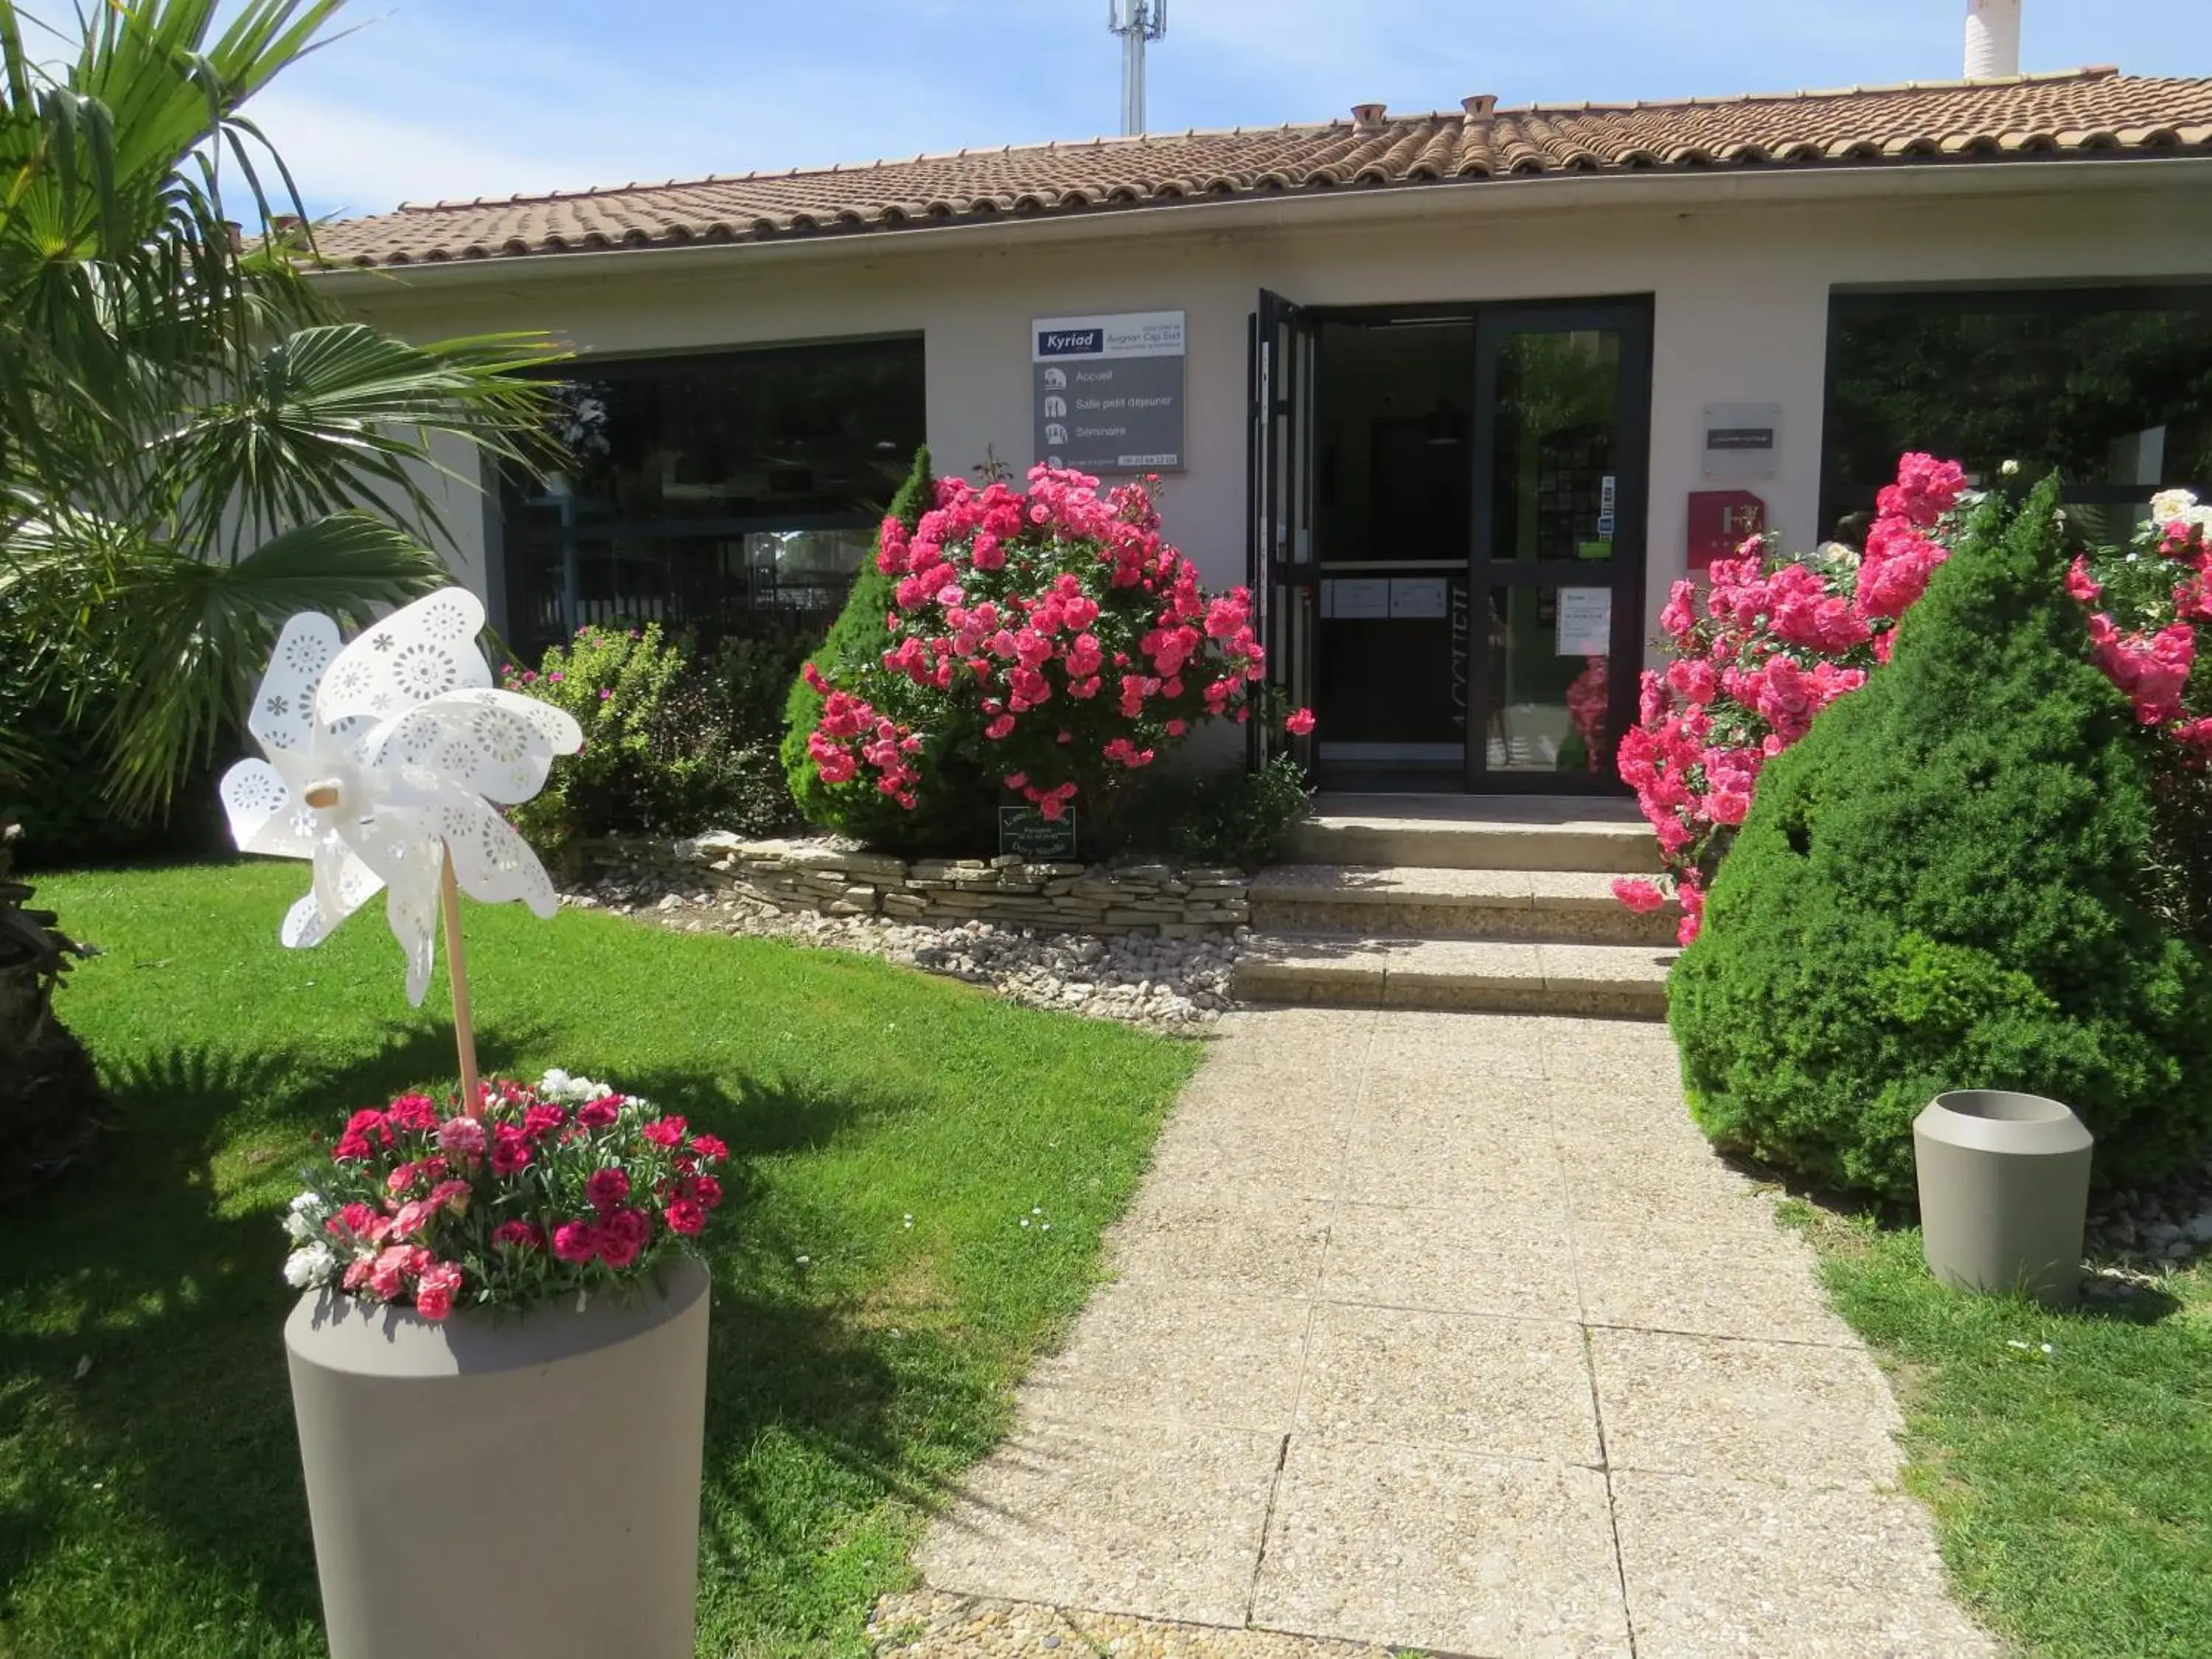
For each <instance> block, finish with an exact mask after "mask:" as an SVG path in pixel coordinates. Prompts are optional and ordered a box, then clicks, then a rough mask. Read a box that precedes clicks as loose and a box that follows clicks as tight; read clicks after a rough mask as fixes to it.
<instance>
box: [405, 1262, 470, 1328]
mask: <svg viewBox="0 0 2212 1659" xmlns="http://www.w3.org/2000/svg"><path fill="white" fill-rule="evenodd" d="M460 1288H461V1270H460V1267H459V1265H458V1264H456V1263H454V1262H451V1261H440V1262H436V1263H434V1264H433V1265H432V1266H430V1267H425V1268H423V1269H422V1277H420V1278H419V1279H416V1281H415V1311H416V1313H419V1314H421V1315H422V1317H423V1318H425V1319H443V1318H444V1317H445V1316H447V1314H449V1313H451V1312H453V1297H455V1295H457V1294H458V1293H459V1291H460Z"/></svg>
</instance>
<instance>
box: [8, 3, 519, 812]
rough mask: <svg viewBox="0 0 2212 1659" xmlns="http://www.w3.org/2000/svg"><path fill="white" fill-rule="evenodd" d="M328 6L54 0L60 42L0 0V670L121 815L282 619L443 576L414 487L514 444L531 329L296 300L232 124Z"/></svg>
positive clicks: (202, 736) (242, 696) (285, 183)
mask: <svg viewBox="0 0 2212 1659" xmlns="http://www.w3.org/2000/svg"><path fill="white" fill-rule="evenodd" d="M80 5H81V9H80V14H79V18H78V27H77V29H76V36H75V38H74V39H73V40H70V39H64V38H63V37H61V36H58V35H55V34H53V33H52V32H51V31H44V30H43V27H42V26H40V25H38V24H36V23H35V22H34V21H32V20H30V19H28V18H27V17H25V16H24V15H22V14H21V13H20V12H19V11H18V10H17V9H16V7H15V4H14V3H13V0H0V76H4V79H0V664H9V665H12V666H13V667H14V669H15V674H16V675H17V676H19V677H21V680H22V681H23V682H24V683H27V684H28V686H29V687H30V690H31V694H32V695H34V696H46V697H53V696H62V697H65V698H66V699H67V707H68V709H69V713H70V719H71V720H72V721H73V722H75V723H76V724H77V725H78V726H80V727H81V728H82V730H81V735H82V737H83V738H86V739H88V742H89V751H90V753H91V755H92V757H94V760H95V761H96V762H97V763H99V764H100V765H101V766H102V768H103V769H104V771H105V775H106V780H107V786H108V790H109V793H110V796H111V798H112V800H113V802H114V804H115V805H116V807H117V808H118V811H125V812H143V811H149V810H153V809H159V808H161V807H163V806H165V805H167V801H168V799H169V798H170V797H171V795H172V794H173V792H174V790H175V789H176V787H177V785H178V783H179V780H180V779H182V778H184V777H185V776H187V775H191V774H192V773H193V772H194V771H195V770H197V769H200V768H202V767H204V765H205V763H207V761H208V760H209V759H210V757H211V752H212V750H213V749H214V747H215V745H216V744H218V743H219V742H221V741H222V739H223V738H224V737H225V736H226V734H227V733H228V732H229V731H230V730H231V728H232V726H233V723H234V720H235V714H236V711H237V710H238V709H240V708H242V707H243V705H244V702H245V701H246V698H247V696H250V694H251V691H252V677H253V675H254V674H255V673H256V672H257V671H258V670H259V668H260V666H261V665H262V664H263V663H264V662H265V661H266V659H267V655H268V650H269V647H270V642H271V641H272V640H273V638H274V635H275V633H276V629H278V628H279V627H280V626H281V625H282V623H283V620H284V618H285V617H288V616H289V615H290V614H292V613H293V612H294V611H300V610H306V609H316V610H321V611H327V612H329V613H331V614H332V615H333V616H336V617H338V618H339V619H340V620H341V621H342V622H344V621H351V622H354V623H359V622H362V621H364V620H366V619H367V618H368V616H369V615H370V614H372V613H373V611H374V608H376V607H380V606H383V605H392V604H397V603H399V602H402V601H404V600H406V599H411V598H414V597H416V595H418V594H421V593H422V592H427V591H428V590H429V589H431V588H433V587H436V586H440V585H441V584H442V583H444V582H445V581H446V580H448V578H447V570H446V568H445V566H444V564H443V562H441V559H440V558H439V556H438V555H437V554H436V553H435V552H434V551H433V550H432V548H433V546H434V545H435V543H436V541H437V540H438V539H439V538H441V536H442V535H443V533H444V526H442V524H441V522H440V520H439V514H438V510H437V496H438V495H439V494H440V493H441V492H442V489H443V486H444V481H445V480H446V479H449V478H453V477H462V476H467V481H468V482H469V483H471V484H473V483H474V478H473V477H472V476H468V475H472V474H473V471H474V458H475V457H476V456H477V455H479V454H483V453H489V454H490V455H492V456H493V457H495V458H499V459H523V458H524V453H525V451H526V449H529V448H530V447H532V435H533V434H534V433H536V432H538V431H539V430H542V429H543V426H544V395H545V394H544V386H543V383H542V382H541V381H539V380H536V379H534V378H532V377H531V376H530V375H529V374H527V373H526V371H527V370H529V369H531V368H535V367H537V366H539V365H542V364H544V363H545V362H549V361H551V360H552V359H553V358H554V357H555V356H556V355H557V354H556V353H555V352H553V351H552V349H550V343H549V342H548V341H547V340H546V339H545V338H544V337H542V336H536V335H517V334H507V335H497V336H483V337H472V338H469V339H463V340H449V341H445V342H441V343H435V344H429V345H414V344H410V343H406V342H404V341H402V340H399V339H397V338H394V337H391V336H389V335H386V334H383V333H381V332H380V331H377V330H375V329H373V328H369V327H367V326H365V325H361V324H358V323H349V322H345V321H343V320H340V319H338V318H337V316H336V314H335V313H333V312H332V311H331V308H330V307H329V306H328V304H327V302H326V301H325V299H324V297H323V296H322V295H320V294H319V292H318V291H317V289H316V287H315V284H314V282H313V275H312V267H313V263H314V261H313V232H312V228H310V227H308V226H307V224H306V222H305V215H304V212H303V211H302V210H301V207H300V203H299V195H298V191H297V190H296V188H295V185H294V184H293V181H292V179H291V175H290V174H289V172H288V171H287V170H286V169H285V167H284V165H283V161H282V160H281V159H280V158H278V157H277V155H276V153H275V151H274V150H273V149H271V148H270V146H269V144H268V143H267V142H266V141H265V140H264V137H262V134H261V133H260V131H259V130H258V128H257V127H256V126H255V125H253V123H252V120H251V119H249V118H247V117H246V115H245V114H244V113H243V112H242V109H243V106H245V105H246V102H247V101H248V100H250V99H251V98H252V95H253V94H255V93H256V92H258V90H259V89H260V88H262V87H264V86H265V85H267V84H268V82H269V81H270V79H271V78H272V77H273V76H276V74H278V73H279V72H280V71H282V70H283V69H285V68H286V67H287V66H288V65H289V64H293V63H295V62H297V61H298V60H299V59H300V58H301V57H302V56H304V55H305V54H307V52H311V51H313V50H315V49H317V48H318V47H319V46H321V45H324V44H327V42H328V40H330V39H331V35H330V33H329V31H330V26H331V22H332V20H333V19H334V17H335V16H336V15H337V12H338V10H339V9H340V7H341V6H342V5H343V0H244V3H241V4H235V5H231V6H228V7H226V8H224V9H227V10H228V11H229V12H230V14H231V15H230V21H228V23H227V24H223V25H222V26H220V27H219V26H218V24H217V21H216V11H217V9H218V3H217V0H106V3H100V0H80ZM27 30H35V31H40V33H37V34H34V35H33V36H32V37H31V38H29V39H27ZM42 47H58V48H61V49H63V50H64V52H65V53H66V55H65V56H64V57H63V58H61V59H60V61H58V62H49V61H48V60H49V58H52V55H53V54H52V52H48V51H42V50H41V48H42ZM279 208H283V209H284V210H286V211H285V212H283V213H282V214H280V213H279V211H278V209H279ZM241 220H242V221H243V222H244V223H245V224H246V225H247V226H250V227H251V234H246V232H244V231H242V229H241V225H240V221H241ZM455 439H458V440H459V441H460V447H459V450H458V452H457V451H456V447H455V446H454V445H453V442H452V441H453V440H455ZM441 440H442V441H443V443H442V445H441ZM434 445H439V446H441V447H440V453H436V454H434V453H433V452H434ZM455 453H460V454H462V455H464V456H465V457H467V458H468V464H467V465H465V466H462V467H459V468H454V466H453V460H452V459H451V458H452V457H453V455H454V454H455ZM449 469H452V470H449ZM441 474H442V475H443V477H441ZM0 690H4V688H0ZM5 724H6V722H5V721H4V720H0V726H4V725H5ZM38 758H39V757H36V756H26V755H24V754H21V753H20V752H17V753H14V754H10V753H9V752H8V751H7V750H5V749H3V748H0V768H4V767H6V766H8V765H9V764H13V765H15V766H17V767H21V766H24V765H26V764H30V765H35V764H36V763H37V761H38ZM72 763H73V764H76V765H82V764H84V760H83V759H82V757H72Z"/></svg>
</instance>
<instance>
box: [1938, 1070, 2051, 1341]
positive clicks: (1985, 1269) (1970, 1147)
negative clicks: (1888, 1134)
mask: <svg viewBox="0 0 2212 1659" xmlns="http://www.w3.org/2000/svg"><path fill="white" fill-rule="evenodd" d="M2092 1142H2093V1137H2092V1136H2091V1135H2090V1133H2089V1131H2088V1129H2087V1127H2086V1126H2085V1125H2084V1124H2083V1123H2082V1121H2081V1119H2080V1118H2078V1117H2076V1116H2075V1115H2074V1114H2073V1113H2072V1112H2071V1111H2069V1110H2068V1109H2066V1108H2065V1107H2064V1106H2063V1105H2061V1104H2059V1103H2058V1102H2057V1101H2055V1100H2045V1099H2044V1098H2043V1097H2041V1096H2040V1095H2019V1094H2013V1093H2010V1092H2008V1091H2005V1090H2002V1089H1960V1090H1955V1091H1953V1092H1951V1093H1949V1094H1942V1095H1938V1096H1936V1099H1935V1101H1934V1103H1932V1104H1930V1105H1929V1107H1928V1108H1927V1109H1926V1110H1924V1111H1923V1112H1922V1113H1921V1114H1920V1115H1919V1116H1918V1117H1917V1118H1915V1119H1914V1120H1913V1123H1912V1157H1913V1164H1914V1165H1915V1168H1916V1170H1917V1174H1918V1176H1919V1183H1920V1232H1921V1240H1922V1249H1923V1252H1924V1254H1925V1255H1926V1256H1927V1259H1928V1270H1929V1272H1930V1273H1934V1274H1935V1275H1936V1278H1937V1279H1940V1280H1942V1282H1943V1283H1944V1284H1946V1285H1951V1286H1953V1287H1954V1289H1958V1290H1962V1291H2023V1292H2025V1293H2026V1294H2027V1295H2029V1296H2033V1297H2035V1298H2036V1299H2037V1300H2038V1301H2039V1302H2042V1303H2045V1304H2047V1305H2049V1306H2051V1307H2065V1306H2068V1305H2069V1304H2071V1303H2072V1302H2073V1301H2074V1299H2075V1297H2076V1296H2078V1295H2079V1294H2080V1292H2081V1227H2082V1221H2083V1218H2084V1216H2085V1214H2086V1212H2087V1209H2088V1204H2089V1154H2090V1148H2091V1146H2092Z"/></svg>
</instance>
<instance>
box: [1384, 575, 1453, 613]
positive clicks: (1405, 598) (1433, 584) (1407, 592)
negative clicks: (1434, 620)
mask: <svg viewBox="0 0 2212 1659" xmlns="http://www.w3.org/2000/svg"><path fill="white" fill-rule="evenodd" d="M1444 593H1445V583H1444V579H1443V577H1442V576H1393V577H1392V578H1391V579H1390V615H1391V617H1393V618H1394V619H1404V618H1407V617H1417V618H1418V617H1441V616H1443V614H1444Z"/></svg>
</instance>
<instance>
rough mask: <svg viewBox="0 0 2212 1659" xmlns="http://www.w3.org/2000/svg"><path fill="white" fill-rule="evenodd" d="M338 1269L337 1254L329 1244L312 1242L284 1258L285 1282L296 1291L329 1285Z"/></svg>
mask: <svg viewBox="0 0 2212 1659" xmlns="http://www.w3.org/2000/svg"><path fill="white" fill-rule="evenodd" d="M337 1270H338V1259H337V1255H336V1254H335V1253H334V1252H333V1251H332V1250H331V1247H330V1246H329V1245H327V1244H310V1245H308V1246H307V1247H306V1248H305V1249H298V1250H295V1251H293V1252H292V1254H291V1255H288V1256H286V1257H285V1258H284V1282H285V1283H286V1284H287V1285H290V1286H291V1287H292V1288H293V1289H294V1290H295V1291H305V1290H309V1289H312V1288H313V1287H314V1286H316V1285H327V1284H329V1283H330V1282H331V1276H332V1275H333V1274H335V1273H337Z"/></svg>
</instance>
